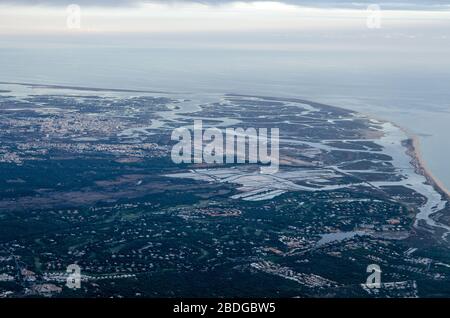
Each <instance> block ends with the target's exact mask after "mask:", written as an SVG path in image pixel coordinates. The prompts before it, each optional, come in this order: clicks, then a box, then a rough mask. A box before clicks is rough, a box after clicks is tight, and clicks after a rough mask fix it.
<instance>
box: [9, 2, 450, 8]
mask: <svg viewBox="0 0 450 318" xmlns="http://www.w3.org/2000/svg"><path fill="white" fill-rule="evenodd" d="M256 1H260V2H282V3H286V4H291V5H299V6H306V7H319V8H363V7H367V6H368V5H369V4H378V5H380V6H382V7H383V8H385V9H402V10H411V9H416V10H450V0H408V1H407V0H357V1H349V0H344V1H337V0H336V1H330V0H14V1H12V0H3V1H2V3H3V4H10V5H47V6H58V7H60V6H67V5H69V4H78V5H80V6H99V7H133V6H137V5H139V4H142V3H144V2H147V3H148V2H159V3H166V4H167V3H168V4H176V3H200V4H205V5H225V4H229V3H233V2H256Z"/></svg>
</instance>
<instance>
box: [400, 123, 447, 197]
mask: <svg viewBox="0 0 450 318" xmlns="http://www.w3.org/2000/svg"><path fill="white" fill-rule="evenodd" d="M396 126H397V127H399V128H400V129H401V130H402V131H403V132H405V134H406V135H407V137H408V139H409V140H410V144H409V145H408V150H409V151H408V154H409V155H410V156H411V157H412V159H413V161H412V164H413V166H414V168H415V169H416V172H417V173H419V174H421V175H422V176H424V177H425V178H426V179H427V182H428V183H430V184H431V185H432V186H433V188H435V189H436V191H438V192H439V193H440V194H442V195H443V196H444V197H445V199H446V200H447V201H449V200H450V191H449V190H448V189H447V188H446V187H445V186H444V184H443V183H442V182H441V181H440V180H439V178H437V177H435V176H434V175H433V173H432V172H431V171H430V170H429V168H428V167H427V165H426V162H425V160H424V158H423V156H422V150H421V147H420V139H419V137H418V136H417V135H415V134H414V133H412V132H411V131H409V130H408V129H406V128H404V127H400V126H398V125H396Z"/></svg>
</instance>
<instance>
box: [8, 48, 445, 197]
mask: <svg viewBox="0 0 450 318" xmlns="http://www.w3.org/2000/svg"><path fill="white" fill-rule="evenodd" d="M402 54H403V53H402ZM393 61H396V62H393ZM399 61H402V63H399ZM0 81H17V82H28V83H44V84H60V85H79V86H92V87H105V88H129V89H147V90H164V91H173V92H198V93H201V92H220V93H228V92H230V93H248V94H261V95H271V96H290V97H300V98H305V99H311V100H315V101H320V102H326V103H329V104H333V105H336V106H341V107H345V108H349V109H354V110H357V111H361V112H364V113H367V114H371V115H374V116H377V117H380V118H383V119H387V120H390V121H393V122H395V123H397V124H399V125H401V126H403V127H405V128H408V129H409V130H411V131H412V132H414V133H416V134H418V135H419V136H420V139H421V142H422V151H423V155H424V158H425V161H426V162H427V165H428V166H429V168H430V170H431V171H432V173H433V174H434V175H435V176H436V177H438V178H439V179H440V180H441V181H442V182H443V183H444V184H445V185H446V186H447V188H450V168H449V164H448V162H449V161H450V84H449V83H450V61H449V59H438V60H433V59H429V60H427V57H426V56H425V57H420V58H418V56H413V57H409V56H408V55H405V56H381V57H380V56H379V55H375V54H374V55H370V56H367V55H364V54H352V53H348V52H345V51H343V52H341V53H336V52H334V53H327V52H323V51H322V52H311V51H308V52H296V51H271V50H263V51H257V50H224V49H122V48H121V49H119V48H102V49H98V48H95V49H93V48H90V49H89V48H75V49H68V48H66V49H49V48H46V49H12V48H6V49H5V48H2V49H0Z"/></svg>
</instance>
